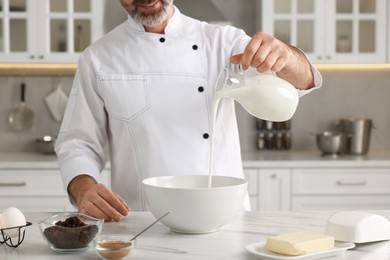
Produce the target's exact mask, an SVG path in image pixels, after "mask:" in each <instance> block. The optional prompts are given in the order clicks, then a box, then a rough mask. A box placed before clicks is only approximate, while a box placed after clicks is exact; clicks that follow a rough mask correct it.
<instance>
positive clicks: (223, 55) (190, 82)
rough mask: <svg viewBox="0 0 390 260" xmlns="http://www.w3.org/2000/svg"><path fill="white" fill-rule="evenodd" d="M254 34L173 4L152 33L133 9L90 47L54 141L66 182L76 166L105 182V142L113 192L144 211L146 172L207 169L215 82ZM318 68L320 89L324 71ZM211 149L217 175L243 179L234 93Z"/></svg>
mask: <svg viewBox="0 0 390 260" xmlns="http://www.w3.org/2000/svg"><path fill="white" fill-rule="evenodd" d="M249 40H250V37H249V36H247V35H246V34H245V33H244V31H242V30H240V29H237V28H234V27H231V26H223V27H221V26H216V25H210V24H208V23H205V22H201V21H198V20H195V19H192V18H190V17H187V16H185V15H183V14H181V13H180V11H179V10H178V9H177V8H176V7H175V12H174V15H173V17H172V18H171V19H170V21H169V23H168V25H167V27H166V29H165V33H164V34H155V33H146V32H145V30H144V27H143V26H142V25H140V24H138V23H136V22H135V21H134V20H132V19H131V18H130V17H129V19H128V20H127V21H126V22H124V23H123V24H121V25H119V26H118V27H116V28H115V29H114V30H112V31H111V32H109V33H108V34H107V35H105V36H104V37H102V38H101V39H100V40H98V41H97V42H95V43H94V44H92V45H91V46H90V47H88V48H87V49H86V50H85V51H84V52H83V53H82V55H81V57H80V60H79V64H78V68H77V72H76V75H75V78H74V82H73V87H72V89H71V93H70V98H69V101H68V105H67V108H66V112H65V115H64V119H63V123H62V125H61V129H60V133H59V136H58V140H57V144H56V148H55V150H56V153H57V155H58V159H59V165H60V170H61V174H62V178H63V182H64V184H65V186H66V187H67V186H68V184H69V182H70V181H71V180H72V179H73V178H74V177H76V176H77V175H80V174H87V175H90V176H92V177H93V178H95V179H96V180H97V181H98V182H99V175H100V173H101V171H102V169H103V168H104V167H105V164H106V160H107V157H106V152H105V151H106V150H105V149H104V147H105V145H106V144H107V142H108V145H109V146H108V147H109V156H110V157H109V158H110V164H111V186H112V190H114V191H115V192H117V193H118V194H119V195H120V196H121V197H122V198H124V199H125V201H126V202H127V203H128V205H129V206H130V208H131V209H132V210H146V209H147V206H146V203H145V200H144V197H143V196H144V195H143V192H142V184H141V183H142V180H143V179H145V178H148V177H154V176H165V175H189V174H208V173H209V169H208V167H209V158H210V144H211V143H210V142H211V138H210V132H211V124H212V122H211V107H212V100H213V97H214V93H215V82H216V80H217V77H218V74H219V72H220V71H221V70H222V69H223V68H224V67H225V66H227V65H228V64H229V58H230V57H231V56H232V55H234V54H238V53H241V52H242V51H243V50H244V48H245V46H246V45H247V43H248V42H249ZM312 70H313V72H314V75H315V80H316V87H319V86H320V85H321V76H320V74H319V73H318V71H317V70H315V69H314V67H313V68H312ZM297 91H299V90H297ZM307 92H308V91H299V93H300V95H303V94H304V93H307ZM214 155H215V157H214V173H213V174H215V175H225V176H235V177H239V178H244V175H243V169H242V163H241V153H240V143H239V136H238V128H237V122H236V116H235V112H234V102H233V100H231V99H224V100H222V101H221V103H220V106H219V110H218V118H217V120H216V136H215V153H214ZM244 208H245V209H248V208H249V204H248V203H246V205H245V206H244Z"/></svg>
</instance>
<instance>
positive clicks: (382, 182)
mask: <svg viewBox="0 0 390 260" xmlns="http://www.w3.org/2000/svg"><path fill="white" fill-rule="evenodd" d="M389 187H390V170H389V169H386V168H342V169H338V168H333V169H332V168H323V169H317V168H313V169H308V168H305V169H293V170H292V209H293V210H321V209H343V210H365V209H366V210H367V209H390V188H389Z"/></svg>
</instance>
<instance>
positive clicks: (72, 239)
mask: <svg viewBox="0 0 390 260" xmlns="http://www.w3.org/2000/svg"><path fill="white" fill-rule="evenodd" d="M103 223H104V220H103V219H97V218H93V217H90V216H87V215H84V214H81V213H74V212H73V213H60V214H57V215H54V216H52V217H50V218H47V219H45V220H42V221H38V225H39V229H40V231H41V234H42V237H43V238H44V239H45V240H46V242H47V243H48V244H49V246H50V248H51V249H52V250H53V251H55V252H58V253H76V252H80V251H83V250H85V249H87V248H88V247H89V245H90V243H91V242H92V241H93V240H94V239H95V237H96V236H97V235H99V234H100V232H101V230H102V226H103Z"/></svg>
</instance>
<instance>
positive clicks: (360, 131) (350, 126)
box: [336, 118, 376, 154]
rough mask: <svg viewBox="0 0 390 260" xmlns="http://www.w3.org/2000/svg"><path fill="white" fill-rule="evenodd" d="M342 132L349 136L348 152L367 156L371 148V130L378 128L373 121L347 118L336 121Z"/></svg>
mask: <svg viewBox="0 0 390 260" xmlns="http://www.w3.org/2000/svg"><path fill="white" fill-rule="evenodd" d="M336 126H337V127H338V128H339V130H340V131H342V132H344V133H346V134H347V135H348V141H347V150H348V153H351V154H366V153H367V152H368V150H369V147H370V137H371V128H375V127H376V126H375V125H374V123H373V122H372V120H371V119H366V118H347V119H340V120H338V121H336Z"/></svg>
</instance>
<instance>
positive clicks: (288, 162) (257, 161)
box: [242, 151, 390, 168]
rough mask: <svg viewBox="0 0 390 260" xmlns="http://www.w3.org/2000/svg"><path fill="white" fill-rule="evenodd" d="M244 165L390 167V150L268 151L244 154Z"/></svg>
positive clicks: (278, 166)
mask: <svg viewBox="0 0 390 260" xmlns="http://www.w3.org/2000/svg"><path fill="white" fill-rule="evenodd" d="M242 160H243V166H244V167H270V168H271V167H272V168H274V167H277V168H281V167H299V168H305V167H390V151H370V152H369V153H367V154H366V155H350V154H345V155H340V156H332V155H325V156H324V155H322V154H321V152H320V151H266V152H252V153H243V154H242Z"/></svg>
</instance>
